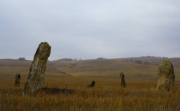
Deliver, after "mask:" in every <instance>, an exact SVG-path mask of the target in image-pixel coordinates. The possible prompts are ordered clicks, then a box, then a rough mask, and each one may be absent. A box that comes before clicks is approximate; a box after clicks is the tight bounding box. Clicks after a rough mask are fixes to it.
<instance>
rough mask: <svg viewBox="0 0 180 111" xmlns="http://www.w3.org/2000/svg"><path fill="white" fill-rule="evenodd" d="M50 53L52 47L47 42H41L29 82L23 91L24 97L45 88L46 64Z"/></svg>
mask: <svg viewBox="0 0 180 111" xmlns="http://www.w3.org/2000/svg"><path fill="white" fill-rule="evenodd" d="M50 53H51V46H50V45H49V44H48V43H47V42H41V43H40V44H39V46H38V48H37V50H36V53H35V55H34V60H33V62H32V64H31V67H30V70H29V76H28V80H27V82H26V83H25V86H24V90H23V92H24V95H28V94H32V93H35V92H37V91H38V90H39V89H41V88H42V87H43V84H44V76H45V70H46V63H47V60H48V57H49V56H50Z"/></svg>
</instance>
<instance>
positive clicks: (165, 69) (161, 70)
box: [157, 60, 175, 91]
mask: <svg viewBox="0 0 180 111" xmlns="http://www.w3.org/2000/svg"><path fill="white" fill-rule="evenodd" d="M174 81H175V74H174V67H173V65H172V64H171V62H170V61H169V60H164V61H163V62H162V63H161V64H160V65H159V67H158V82H157V90H158V89H160V88H163V89H165V90H167V91H170V90H172V89H173V87H174Z"/></svg>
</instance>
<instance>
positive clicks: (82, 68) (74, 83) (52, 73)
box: [0, 58, 180, 111]
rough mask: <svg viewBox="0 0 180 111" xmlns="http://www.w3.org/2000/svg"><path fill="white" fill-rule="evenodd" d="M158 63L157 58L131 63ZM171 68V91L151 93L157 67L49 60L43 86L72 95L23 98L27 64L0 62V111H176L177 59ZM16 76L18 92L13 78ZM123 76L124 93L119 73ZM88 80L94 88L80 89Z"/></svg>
mask: <svg viewBox="0 0 180 111" xmlns="http://www.w3.org/2000/svg"><path fill="white" fill-rule="evenodd" d="M135 59H139V60H142V61H147V62H152V63H153V64H159V63H160V62H161V61H162V59H159V58H156V59H155V58H135ZM170 61H171V62H172V63H173V65H174V70H175V75H176V80H175V89H174V90H173V91H171V92H166V91H156V82H157V68H158V66H157V65H143V64H136V63H132V62H127V61H124V59H106V60H81V61H49V62H48V64H47V68H46V76H45V81H44V87H48V88H65V89H72V90H74V91H75V93H73V94H64V93H62V94H57V95H52V94H45V93H44V92H39V93H37V94H36V95H32V96H23V93H22V90H23V87H24V83H25V82H26V81H27V77H28V73H29V68H30V65H31V62H32V61H18V60H13V59H12V60H10V59H1V60H0V111H180V86H179V84H180V76H179V75H178V74H179V73H180V64H179V63H180V59H178V58H176V59H170ZM17 72H20V73H21V77H22V78H21V85H20V88H14V77H15V74H16V73H17ZM120 72H123V73H124V74H125V80H126V86H127V87H126V88H122V87H121V86H120V77H119V73H120ZM92 80H95V81H96V84H95V87H94V88H91V89H88V88H86V87H87V85H88V84H89V83H91V81H92Z"/></svg>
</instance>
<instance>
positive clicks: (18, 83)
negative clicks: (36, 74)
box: [14, 73, 21, 87]
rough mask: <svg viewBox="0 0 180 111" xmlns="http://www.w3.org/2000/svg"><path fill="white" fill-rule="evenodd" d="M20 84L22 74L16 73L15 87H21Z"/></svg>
mask: <svg viewBox="0 0 180 111" xmlns="http://www.w3.org/2000/svg"><path fill="white" fill-rule="evenodd" d="M20 82H21V75H20V73H16V75H15V82H14V86H15V87H20Z"/></svg>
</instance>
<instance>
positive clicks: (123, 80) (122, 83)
mask: <svg viewBox="0 0 180 111" xmlns="http://www.w3.org/2000/svg"><path fill="white" fill-rule="evenodd" d="M120 78H121V87H126V82H125V77H124V74H123V72H122V73H120Z"/></svg>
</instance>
